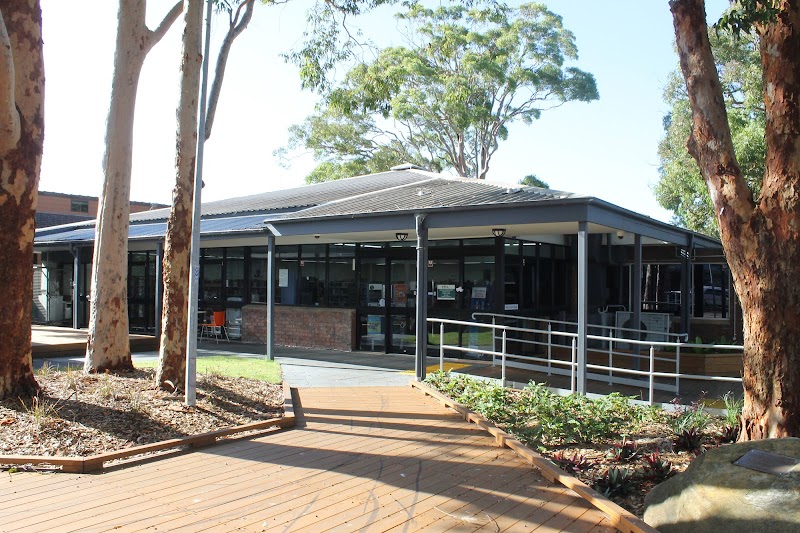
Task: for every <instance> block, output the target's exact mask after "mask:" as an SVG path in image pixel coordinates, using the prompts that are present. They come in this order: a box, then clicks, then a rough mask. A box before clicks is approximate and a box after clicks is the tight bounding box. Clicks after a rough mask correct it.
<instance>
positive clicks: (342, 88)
mask: <svg viewBox="0 0 800 533" xmlns="http://www.w3.org/2000/svg"><path fill="white" fill-rule="evenodd" d="M398 17H399V18H400V19H401V20H402V21H403V22H405V23H406V24H407V25H408V32H407V35H406V45H405V46H396V47H390V48H385V49H383V50H381V51H380V53H379V54H378V55H377V57H376V58H375V59H374V60H373V61H370V62H362V63H359V64H357V65H356V66H354V67H353V68H352V69H351V70H350V71H349V72H348V73H347V75H346V78H345V79H344V81H343V82H342V83H341V84H340V85H339V86H338V87H336V88H334V89H333V90H331V91H330V92H329V93H328V94H327V95H326V98H325V100H324V102H323V103H322V105H321V107H320V109H319V110H318V112H317V113H316V114H314V115H313V116H311V117H309V118H308V119H306V121H305V122H304V123H303V124H302V125H300V126H296V127H295V128H293V129H292V130H291V131H290V140H289V148H296V147H298V146H306V147H307V148H309V149H311V150H313V152H314V155H315V157H316V158H317V159H318V160H322V161H323V165H326V166H327V168H329V169H331V168H333V167H335V166H336V165H340V166H346V165H350V164H353V163H358V162H360V161H363V160H365V159H367V160H368V159H370V158H371V157H372V154H378V155H381V156H383V155H385V154H386V153H387V152H399V153H401V154H405V155H407V159H408V160H410V161H411V162H416V163H418V164H422V165H424V166H427V167H429V168H431V169H437V168H441V167H444V166H447V167H450V168H452V169H453V170H454V171H455V172H456V173H457V174H458V175H460V176H465V177H474V178H480V179H483V178H486V176H487V174H488V172H489V168H490V163H491V159H492V156H493V155H494V154H495V152H496V151H497V149H498V147H499V145H500V142H501V141H503V140H505V139H506V138H507V137H508V127H509V126H510V125H511V124H512V123H514V122H522V123H524V124H531V123H532V122H533V121H534V120H536V119H538V118H539V117H540V116H541V114H542V113H543V112H544V111H546V110H549V109H552V108H554V107H558V106H561V105H563V104H564V103H566V102H570V101H583V102H589V101H592V100H595V99H597V98H598V93H597V87H596V84H595V80H594V77H593V76H592V75H591V74H589V73H587V72H584V71H582V70H580V69H578V68H577V67H575V66H573V65H572V62H573V61H574V60H576V59H577V47H576V46H575V38H574V35H573V34H572V33H571V32H570V31H569V30H567V29H565V28H564V27H563V24H562V20H561V17H559V16H558V15H556V14H555V13H552V12H551V11H549V10H548V9H547V8H546V7H545V6H543V5H540V4H533V3H529V4H522V5H520V6H519V7H509V6H507V5H505V4H502V3H498V2H493V1H490V0H487V1H484V2H470V3H467V4H464V3H455V2H454V3H451V4H449V5H444V6H440V7H436V8H427V7H424V6H423V5H421V4H420V3H416V2H414V3H411V4H410V5H409V6H408V8H407V9H406V10H405V11H404V12H402V13H400V14H399V15H398ZM348 120H349V121H351V123H352V124H350V126H351V127H348V124H347V121H348ZM360 131H364V132H368V133H369V136H368V137H367V138H366V139H364V141H363V142H356V143H352V142H349V138H350V137H352V136H353V133H355V132H360ZM395 162H400V160H397V159H396V160H395ZM316 173H317V174H321V172H320V171H319V169H318V170H317V171H316Z"/></svg>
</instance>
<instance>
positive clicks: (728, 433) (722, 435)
mask: <svg viewBox="0 0 800 533" xmlns="http://www.w3.org/2000/svg"><path fill="white" fill-rule="evenodd" d="M741 431H742V428H741V426H739V425H738V424H737V425H735V426H729V425H727V424H725V425H724V426H722V429H720V430H719V442H721V443H726V444H727V443H731V442H736V441H737V440H738V439H739V433H740V432H741Z"/></svg>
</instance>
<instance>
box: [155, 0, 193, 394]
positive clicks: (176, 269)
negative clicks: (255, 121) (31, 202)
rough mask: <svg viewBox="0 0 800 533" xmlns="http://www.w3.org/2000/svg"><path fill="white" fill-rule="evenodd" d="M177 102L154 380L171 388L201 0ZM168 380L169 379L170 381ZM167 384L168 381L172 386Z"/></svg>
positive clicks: (186, 233) (176, 381)
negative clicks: (174, 172)
mask: <svg viewBox="0 0 800 533" xmlns="http://www.w3.org/2000/svg"><path fill="white" fill-rule="evenodd" d="M186 4H187V5H186V17H185V21H186V24H185V28H184V30H183V54H182V57H183V60H182V62H181V97H180V102H179V104H178V132H177V142H176V145H177V154H176V156H175V167H176V168H175V170H176V174H177V176H176V182H175V189H174V190H173V192H172V209H171V211H170V215H169V221H168V222H167V236H166V240H165V244H164V264H163V280H164V297H163V302H164V303H163V306H162V309H163V310H162V317H161V344H160V348H159V361H158V371H157V373H156V383H157V384H158V385H159V386H161V387H164V388H167V389H170V390H173V389H175V388H177V387H180V386H182V385H183V383H184V379H185V375H186V341H187V339H186V334H187V324H188V316H187V313H188V307H189V306H188V302H187V295H188V294H189V282H190V271H191V255H190V253H191V247H192V218H193V217H192V213H193V209H192V203H193V198H194V180H195V157H196V154H197V98H198V95H199V93H200V70H201V68H200V67H201V63H202V59H203V56H202V52H201V48H202V36H203V31H202V26H203V24H202V22H203V0H187V2H186ZM168 382H169V383H168ZM170 383H171V386H170Z"/></svg>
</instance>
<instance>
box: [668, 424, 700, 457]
mask: <svg viewBox="0 0 800 533" xmlns="http://www.w3.org/2000/svg"><path fill="white" fill-rule="evenodd" d="M674 444H675V449H677V450H683V451H687V452H701V451H703V431H702V430H701V429H699V428H697V427H694V426H689V427H687V428H686V429H684V430H682V431H681V432H679V433H678V434H677V436H676V437H675V441H674Z"/></svg>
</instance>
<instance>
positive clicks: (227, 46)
mask: <svg viewBox="0 0 800 533" xmlns="http://www.w3.org/2000/svg"><path fill="white" fill-rule="evenodd" d="M254 4H255V0H246V1H245V2H243V3H242V4H240V5H239V7H238V8H237V10H236V16H235V17H233V18H232V19H231V23H230V26H229V27H228V33H226V34H225V39H223V41H222V45H221V46H220V48H219V55H218V56H217V66H216V68H215V69H214V82H213V83H212V84H211V93H210V94H209V97H208V110H207V111H206V132H205V135H206V140H208V138H209V137H211V128H212V127H213V126H214V117H215V116H216V114H217V104H218V103H219V95H220V93H221V92H222V81H223V79H224V78H225V67H226V66H227V64H228V56H229V55H230V52H231V47H232V46H233V41H234V40H236V38H237V37H238V36H239V35H241V33H242V32H243V31H244V30H245V28H247V25H248V24H250V20H252V18H253V5H254ZM242 6H245V11H244V14H243V15H242V19H241V20H239V12H240V10H241V9H242Z"/></svg>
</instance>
